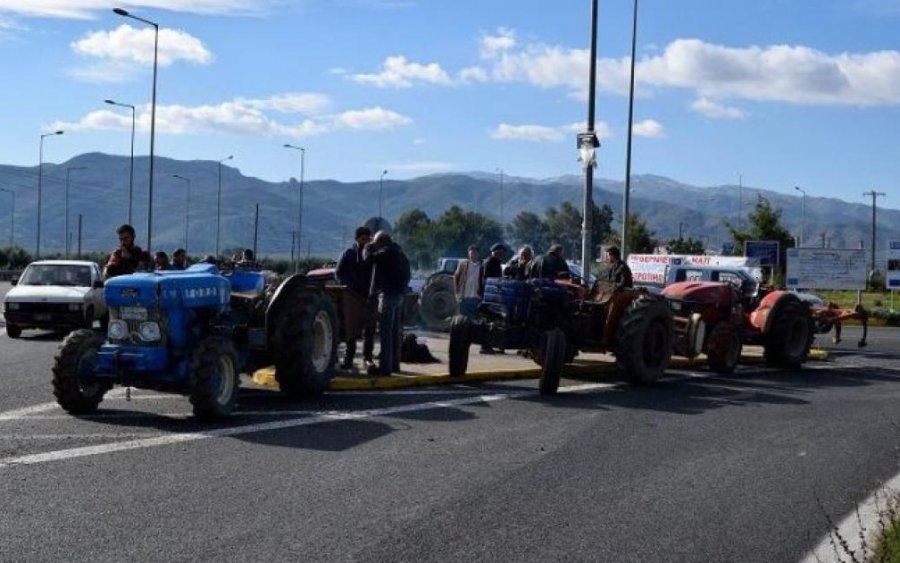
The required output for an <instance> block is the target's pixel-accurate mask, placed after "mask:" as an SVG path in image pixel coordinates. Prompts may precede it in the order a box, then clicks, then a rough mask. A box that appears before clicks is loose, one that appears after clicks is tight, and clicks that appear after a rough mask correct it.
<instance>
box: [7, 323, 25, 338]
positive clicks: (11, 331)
mask: <svg viewBox="0 0 900 563" xmlns="http://www.w3.org/2000/svg"><path fill="white" fill-rule="evenodd" d="M6 334H7V335H8V336H9V337H10V338H19V337H20V336H22V328H21V327H18V326H16V325H6Z"/></svg>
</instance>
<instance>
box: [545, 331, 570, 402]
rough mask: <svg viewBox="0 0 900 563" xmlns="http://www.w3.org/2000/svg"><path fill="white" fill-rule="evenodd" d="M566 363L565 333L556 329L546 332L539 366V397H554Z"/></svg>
mask: <svg viewBox="0 0 900 563" xmlns="http://www.w3.org/2000/svg"><path fill="white" fill-rule="evenodd" d="M565 363H566V333H564V332H563V331H561V330H560V329H558V328H554V329H553V330H550V331H547V334H546V335H545V342H544V354H543V363H542V364H541V381H540V384H539V389H540V392H541V395H554V394H556V391H557V389H559V378H560V375H561V373H562V367H563V364H565Z"/></svg>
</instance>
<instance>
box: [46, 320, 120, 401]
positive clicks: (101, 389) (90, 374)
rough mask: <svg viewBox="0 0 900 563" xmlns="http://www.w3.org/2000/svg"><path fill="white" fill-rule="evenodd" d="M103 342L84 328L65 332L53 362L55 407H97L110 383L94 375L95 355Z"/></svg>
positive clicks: (92, 332)
mask: <svg viewBox="0 0 900 563" xmlns="http://www.w3.org/2000/svg"><path fill="white" fill-rule="evenodd" d="M102 343H103V341H102V339H101V338H100V336H99V335H97V334H96V333H95V332H94V331H92V330H88V329H79V330H75V331H72V332H70V333H69V335H68V336H66V338H65V339H64V340H63V341H62V343H61V344H60V345H59V349H58V351H57V352H56V357H55V358H54V361H53V395H54V396H55V397H56V402H57V403H59V406H61V407H62V408H64V409H65V410H66V411H68V412H70V413H72V414H90V413H92V412H94V411H96V410H97V405H99V404H100V401H102V400H103V395H105V394H106V392H107V391H109V389H110V387H111V386H110V384H108V383H105V382H103V381H98V380H96V379H95V378H94V367H95V366H96V365H97V355H98V353H99V352H100V345H101V344H102Z"/></svg>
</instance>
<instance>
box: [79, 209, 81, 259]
mask: <svg viewBox="0 0 900 563" xmlns="http://www.w3.org/2000/svg"><path fill="white" fill-rule="evenodd" d="M78 258H81V213H79V214H78Z"/></svg>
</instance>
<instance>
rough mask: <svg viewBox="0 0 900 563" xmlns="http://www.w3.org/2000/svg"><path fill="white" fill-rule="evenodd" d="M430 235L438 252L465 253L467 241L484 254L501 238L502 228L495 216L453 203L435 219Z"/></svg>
mask: <svg viewBox="0 0 900 563" xmlns="http://www.w3.org/2000/svg"><path fill="white" fill-rule="evenodd" d="M431 236H432V238H433V240H434V249H435V254H436V255H437V256H465V255H466V252H467V249H468V248H469V245H470V244H474V245H476V246H478V248H479V249H480V250H481V252H482V254H486V253H487V251H488V248H490V247H491V245H493V244H494V243H496V242H500V241H502V240H503V229H502V228H501V227H500V223H499V222H497V221H495V220H494V219H491V218H489V217H485V216H484V215H481V214H480V213H474V212H472V211H464V210H463V209H462V208H461V207H459V206H458V205H454V206H453V207H451V208H450V209H448V210H447V211H445V212H444V214H443V215H441V216H440V217H439V218H438V219H437V221H435V223H434V227H433V229H432V234H431Z"/></svg>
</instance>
